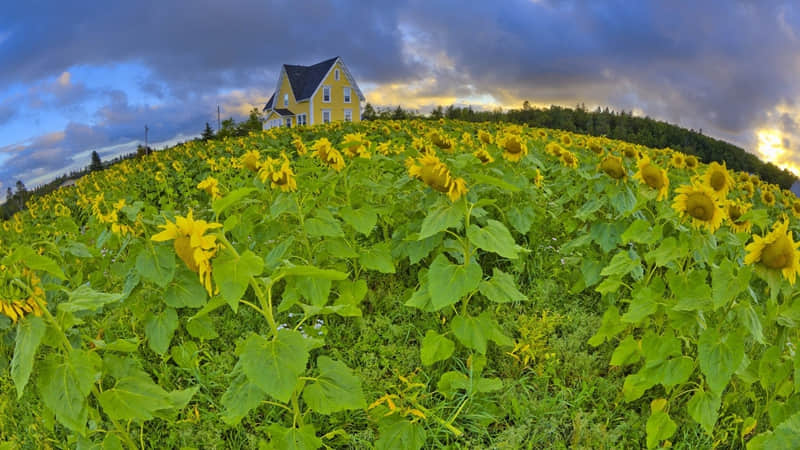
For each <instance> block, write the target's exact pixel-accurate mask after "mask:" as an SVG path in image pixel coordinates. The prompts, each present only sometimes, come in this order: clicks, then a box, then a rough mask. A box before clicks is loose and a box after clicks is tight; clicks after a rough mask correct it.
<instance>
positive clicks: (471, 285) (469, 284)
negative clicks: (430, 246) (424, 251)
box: [428, 254, 483, 310]
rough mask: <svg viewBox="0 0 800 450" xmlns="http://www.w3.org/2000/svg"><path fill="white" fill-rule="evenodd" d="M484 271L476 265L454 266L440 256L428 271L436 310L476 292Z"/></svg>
mask: <svg viewBox="0 0 800 450" xmlns="http://www.w3.org/2000/svg"><path fill="white" fill-rule="evenodd" d="M481 277H483V271H482V270H481V266H480V265H478V264H476V263H471V264H467V265H458V264H453V263H451V262H450V260H448V259H447V256H445V255H443V254H440V255H439V256H437V257H436V259H434V260H433V263H431V266H430V269H429V270H428V292H429V294H430V298H431V303H432V304H433V306H434V308H436V310H439V309H442V308H444V307H445V306H449V305H452V304H453V303H456V302H458V301H459V300H461V299H462V298H463V297H464V296H465V295H467V294H469V293H470V292H472V291H474V290H475V289H476V288H477V287H478V285H479V284H480V282H481Z"/></svg>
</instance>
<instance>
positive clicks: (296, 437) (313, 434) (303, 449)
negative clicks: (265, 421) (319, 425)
mask: <svg viewBox="0 0 800 450" xmlns="http://www.w3.org/2000/svg"><path fill="white" fill-rule="evenodd" d="M267 428H268V429H269V432H270V435H271V436H272V439H271V440H270V445H271V446H272V448H274V449H276V450H316V449H318V448H320V447H322V439H320V438H318V437H317V431H316V429H315V428H314V426H313V425H305V426H302V427H298V428H294V427H292V428H284V427H282V426H280V425H279V424H277V423H273V424H272V425H270V426H269V427H267Z"/></svg>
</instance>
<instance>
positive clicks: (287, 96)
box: [283, 94, 289, 106]
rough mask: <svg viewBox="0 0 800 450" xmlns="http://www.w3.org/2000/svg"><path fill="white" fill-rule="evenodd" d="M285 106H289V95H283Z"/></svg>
mask: <svg viewBox="0 0 800 450" xmlns="http://www.w3.org/2000/svg"><path fill="white" fill-rule="evenodd" d="M283 106H289V94H283Z"/></svg>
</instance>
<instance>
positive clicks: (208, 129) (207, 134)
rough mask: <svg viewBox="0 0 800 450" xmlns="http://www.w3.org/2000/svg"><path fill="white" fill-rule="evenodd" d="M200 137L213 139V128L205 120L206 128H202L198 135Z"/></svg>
mask: <svg viewBox="0 0 800 450" xmlns="http://www.w3.org/2000/svg"><path fill="white" fill-rule="evenodd" d="M200 139H202V140H204V141H207V140H209V139H214V130H212V129H211V125H209V124H208V122H206V129H205V130H203V134H201V135H200Z"/></svg>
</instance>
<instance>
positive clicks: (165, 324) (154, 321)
mask: <svg viewBox="0 0 800 450" xmlns="http://www.w3.org/2000/svg"><path fill="white" fill-rule="evenodd" d="M177 329H178V313H177V312H175V310H174V309H172V308H167V309H165V310H164V311H162V312H161V313H160V314H157V315H152V316H150V318H149V319H148V320H147V321H145V324H144V332H145V335H146V336H147V345H148V346H149V347H150V349H151V350H153V351H154V352H156V353H158V354H159V355H163V354H165V353H166V352H167V350H168V349H169V343H170V341H172V335H174V334H175V330H177Z"/></svg>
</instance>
